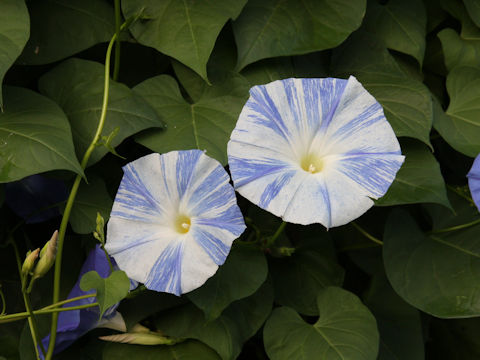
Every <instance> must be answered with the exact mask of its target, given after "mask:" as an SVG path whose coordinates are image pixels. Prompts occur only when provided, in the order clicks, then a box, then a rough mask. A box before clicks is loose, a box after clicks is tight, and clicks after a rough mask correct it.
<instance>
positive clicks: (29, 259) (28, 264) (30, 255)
mask: <svg viewBox="0 0 480 360" xmlns="http://www.w3.org/2000/svg"><path fill="white" fill-rule="evenodd" d="M39 252H40V248H38V249H36V250H33V251H31V250H29V251H28V252H27V256H25V261H24V262H23V265H22V278H23V279H26V278H27V275H28V274H29V273H31V272H32V270H33V267H34V266H35V261H36V260H37V258H38V253H39Z"/></svg>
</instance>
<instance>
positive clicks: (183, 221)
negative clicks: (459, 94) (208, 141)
mask: <svg viewBox="0 0 480 360" xmlns="http://www.w3.org/2000/svg"><path fill="white" fill-rule="evenodd" d="M123 171H124V175H123V179H122V182H121V184H120V187H119V189H118V193H117V196H116V198H115V202H114V204H113V209H112V213H111V215H110V221H109V222H108V232H107V242H106V249H107V251H108V252H109V254H110V255H111V256H113V258H114V259H115V261H116V262H117V264H118V266H119V267H120V269H121V270H124V271H125V272H126V273H127V275H128V277H129V278H131V279H134V280H136V281H139V282H142V283H144V284H145V286H146V287H147V288H148V289H151V290H156V291H165V292H169V293H173V294H176V295H180V294H183V293H186V292H188V291H191V290H194V289H196V288H198V287H200V286H201V285H202V284H203V283H204V282H205V281H206V280H207V279H208V278H209V277H211V276H212V275H213V274H214V273H215V272H216V271H217V269H218V266H219V265H222V264H223V263H224V261H225V259H226V257H227V255H228V253H229V251H230V248H231V246H232V242H233V240H235V239H236V238H238V237H239V236H240V234H241V233H242V232H243V231H244V230H245V223H244V221H243V217H242V214H241V212H240V209H239V208H238V206H237V203H236V198H235V192H234V190H233V188H232V186H231V185H230V183H229V177H228V175H227V173H226V171H225V169H224V168H223V167H222V165H220V163H219V162H218V161H216V160H214V159H212V158H210V157H208V156H207V155H205V154H204V153H203V152H202V151H200V150H188V151H172V152H169V153H167V154H163V155H159V154H150V155H147V156H144V157H142V158H140V159H138V160H136V161H134V162H131V163H129V164H127V165H126V166H125V167H124V168H123Z"/></svg>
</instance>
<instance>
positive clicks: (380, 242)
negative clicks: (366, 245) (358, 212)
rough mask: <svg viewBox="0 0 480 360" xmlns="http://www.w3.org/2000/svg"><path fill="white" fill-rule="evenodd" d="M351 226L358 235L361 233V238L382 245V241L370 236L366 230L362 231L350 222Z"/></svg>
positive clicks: (358, 226)
mask: <svg viewBox="0 0 480 360" xmlns="http://www.w3.org/2000/svg"><path fill="white" fill-rule="evenodd" d="M351 224H352V226H353V227H354V228H355V229H357V230H358V232H359V233H361V234H362V235H363V236H365V237H366V238H367V239H369V240H372V241H373V242H374V243H375V244H378V245H383V241H382V240H380V239H377V238H376V237H375V236H373V235H370V234H369V233H368V232H367V231H366V230H364V229H363V228H362V227H361V226H360V225H358V224H357V223H356V222H354V221H352V222H351Z"/></svg>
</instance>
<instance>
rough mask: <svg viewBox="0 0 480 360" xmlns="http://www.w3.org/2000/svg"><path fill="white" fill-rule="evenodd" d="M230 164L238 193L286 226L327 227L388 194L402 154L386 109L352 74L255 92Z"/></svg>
mask: <svg viewBox="0 0 480 360" xmlns="http://www.w3.org/2000/svg"><path fill="white" fill-rule="evenodd" d="M228 160H229V165H230V171H231V174H232V178H233V182H234V186H235V188H236V190H237V191H238V192H239V193H240V194H241V195H243V196H244V197H246V198H247V199H249V200H250V201H252V202H253V203H255V204H257V205H258V206H260V207H261V208H263V209H265V210H267V211H269V212H271V213H273V214H275V215H277V216H280V217H282V218H283V220H285V221H287V222H292V223H298V224H304V225H305V224H312V223H321V224H323V225H324V226H325V227H327V228H330V227H333V226H340V225H343V224H346V223H348V222H350V221H351V220H353V219H355V218H357V217H358V216H360V215H362V214H363V213H364V212H365V211H367V210H368V209H369V208H370V207H371V206H372V205H373V200H372V199H378V198H380V197H381V196H383V195H384V194H385V192H386V191H387V189H388V188H389V186H390V184H391V183H392V181H393V179H394V178H395V175H396V173H397V171H398V170H399V169H400V166H401V165H402V163H403V161H404V156H402V155H401V152H400V145H399V143H398V141H397V138H396V137H395V134H394V132H393V130H392V128H391V126H390V124H389V123H388V122H387V120H386V119H385V116H384V114H383V109H382V107H381V105H380V104H379V103H378V102H377V101H376V100H375V98H374V97H373V96H371V95H370V94H369V93H368V92H367V91H366V90H365V89H364V88H363V86H362V85H361V84H360V83H359V82H358V81H357V79H355V78H354V77H353V76H351V77H350V78H349V79H348V80H343V79H334V78H327V79H286V80H279V81H274V82H272V83H270V84H267V85H261V86H255V87H253V88H252V89H251V90H250V98H249V99H248V101H247V103H246V104H245V106H244V107H243V110H242V112H241V114H240V117H239V120H238V122H237V125H236V127H235V129H234V131H233V133H232V135H231V139H230V141H229V143H228Z"/></svg>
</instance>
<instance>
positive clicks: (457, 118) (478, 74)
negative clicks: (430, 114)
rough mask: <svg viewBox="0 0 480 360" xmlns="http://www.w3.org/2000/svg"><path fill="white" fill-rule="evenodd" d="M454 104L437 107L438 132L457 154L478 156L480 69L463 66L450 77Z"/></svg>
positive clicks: (451, 102)
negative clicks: (446, 107)
mask: <svg viewBox="0 0 480 360" xmlns="http://www.w3.org/2000/svg"><path fill="white" fill-rule="evenodd" d="M447 91H448V94H449V96H450V105H449V106H448V109H447V111H446V114H445V113H444V112H443V110H442V109H441V107H440V106H439V105H438V104H437V105H435V129H437V131H438V132H439V133H440V134H441V135H442V137H443V138H444V139H445V140H446V141H447V142H448V143H449V144H450V145H451V146H452V147H453V148H454V149H455V150H457V151H459V152H461V153H463V154H465V155H468V156H471V157H475V156H477V154H478V153H479V152H480V105H479V101H480V69H479V68H474V67H470V66H468V67H467V66H460V67H457V68H455V69H453V70H452V71H451V72H450V73H449V74H448V77H447Z"/></svg>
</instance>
